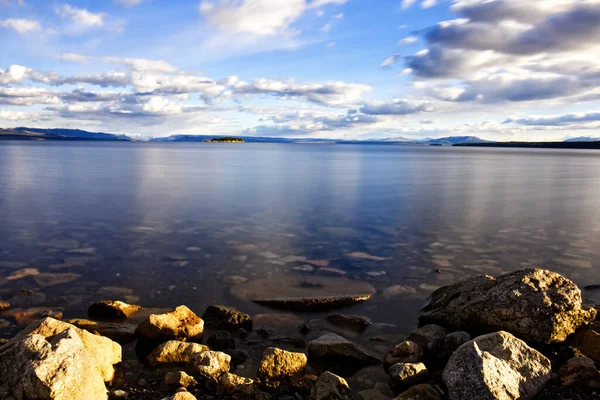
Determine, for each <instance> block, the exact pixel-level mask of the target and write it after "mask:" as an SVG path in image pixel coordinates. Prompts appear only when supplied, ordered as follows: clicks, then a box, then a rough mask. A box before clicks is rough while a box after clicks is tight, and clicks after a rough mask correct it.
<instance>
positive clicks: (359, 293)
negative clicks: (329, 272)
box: [231, 276, 375, 311]
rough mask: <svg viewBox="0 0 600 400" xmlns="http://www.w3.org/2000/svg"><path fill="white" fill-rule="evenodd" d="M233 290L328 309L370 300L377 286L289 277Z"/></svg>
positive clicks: (245, 296) (288, 305)
mask: <svg viewBox="0 0 600 400" xmlns="http://www.w3.org/2000/svg"><path fill="white" fill-rule="evenodd" d="M231 293H232V294H233V295H234V296H236V297H238V298H240V299H242V300H248V301H253V302H255V303H258V304H262V305H265V306H269V307H274V308H281V309H288V310H297V311H303V310H325V309H333V308H339V307H344V306H348V305H352V304H356V303H359V302H362V301H366V300H369V299H370V298H371V296H373V294H374V293H375V288H374V287H373V286H372V285H371V284H369V283H366V282H361V281H356V280H352V279H347V278H334V277H298V276H286V277H278V278H277V279H274V278H265V279H257V280H254V281H250V282H246V283H243V284H241V285H236V286H234V287H233V288H231Z"/></svg>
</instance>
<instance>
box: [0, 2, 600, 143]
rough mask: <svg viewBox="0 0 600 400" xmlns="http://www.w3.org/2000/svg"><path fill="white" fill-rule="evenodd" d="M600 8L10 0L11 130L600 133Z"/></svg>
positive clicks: (488, 135)
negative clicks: (28, 128)
mask: <svg viewBox="0 0 600 400" xmlns="http://www.w3.org/2000/svg"><path fill="white" fill-rule="evenodd" d="M599 105H600V0H526V1H525V0H177V1H172V0H102V1H99V0H69V1H61V0H0V127H4V128H10V127H16V126H27V127H42V128H73V129H85V130H90V131H101V132H113V133H125V134H132V135H145V136H153V137H163V136H169V135H173V134H205V135H244V136H271V137H302V138H332V139H387V138H407V139H423V138H427V137H444V136H478V137H480V138H482V139H489V140H531V141H535V140H540V141H541V140H562V139H565V138H570V137H579V136H592V137H599V136H600V108H599Z"/></svg>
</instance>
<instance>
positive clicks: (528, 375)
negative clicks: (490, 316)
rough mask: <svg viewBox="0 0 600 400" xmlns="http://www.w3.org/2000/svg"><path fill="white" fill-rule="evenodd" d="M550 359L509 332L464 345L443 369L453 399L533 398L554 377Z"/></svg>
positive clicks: (502, 399)
mask: <svg viewBox="0 0 600 400" xmlns="http://www.w3.org/2000/svg"><path fill="white" fill-rule="evenodd" d="M550 373H551V369H550V360H548V359H547V358H546V357H544V356H543V355H542V354H541V353H539V352H538V351H537V350H534V349H532V348H531V347H529V346H527V344H526V343H525V342H523V341H522V340H520V339H518V338H516V337H515V336H513V335H512V334H510V333H508V332H496V333H491V334H488V335H485V336H480V337H478V338H475V339H474V340H471V341H470V342H467V343H465V344H463V345H462V346H460V347H459V348H458V350H457V351H456V352H455V353H454V354H453V355H452V357H451V358H450V361H448V364H447V365H446V368H445V370H444V373H443V379H444V383H445V384H446V386H447V388H448V391H449V396H450V400H464V399H481V400H487V399H498V400H505V399H520V400H529V399H532V398H533V397H534V396H535V395H536V394H537V393H538V392H539V391H540V390H541V389H542V388H543V386H544V385H545V384H546V383H547V382H548V381H549V380H550V378H551V375H550Z"/></svg>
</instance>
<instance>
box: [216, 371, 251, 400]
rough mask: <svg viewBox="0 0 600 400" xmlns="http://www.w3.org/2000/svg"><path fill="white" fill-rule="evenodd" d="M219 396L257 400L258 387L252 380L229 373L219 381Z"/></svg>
mask: <svg viewBox="0 0 600 400" xmlns="http://www.w3.org/2000/svg"><path fill="white" fill-rule="evenodd" d="M217 394H218V395H219V396H223V395H225V396H235V397H237V398H238V399H248V400H249V399H255V398H257V397H258V387H257V386H256V384H255V383H254V380H252V379H250V378H244V377H241V376H238V375H235V374H231V373H229V372H227V373H225V374H223V375H222V376H221V378H220V379H219V388H218V391H217Z"/></svg>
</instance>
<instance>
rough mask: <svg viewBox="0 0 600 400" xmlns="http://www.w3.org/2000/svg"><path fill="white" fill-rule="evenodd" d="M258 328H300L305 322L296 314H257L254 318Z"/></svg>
mask: <svg viewBox="0 0 600 400" xmlns="http://www.w3.org/2000/svg"><path fill="white" fill-rule="evenodd" d="M254 323H255V324H256V326H268V327H269V328H286V327H290V326H298V325H300V324H302V323H303V321H302V320H301V319H300V318H298V317H297V316H296V315H294V314H285V313H269V314H257V315H255V316H254Z"/></svg>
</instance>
